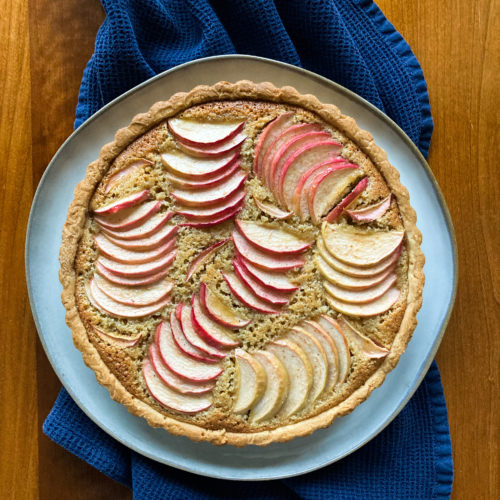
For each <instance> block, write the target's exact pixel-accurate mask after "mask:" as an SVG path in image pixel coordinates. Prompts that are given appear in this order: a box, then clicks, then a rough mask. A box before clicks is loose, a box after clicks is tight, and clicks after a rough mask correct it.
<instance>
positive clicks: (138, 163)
mask: <svg viewBox="0 0 500 500" xmlns="http://www.w3.org/2000/svg"><path fill="white" fill-rule="evenodd" d="M146 165H153V162H151V161H149V160H146V159H145V158H137V159H136V160H133V161H132V162H131V163H129V164H128V165H127V166H126V167H125V168H122V169H121V170H119V171H118V172H116V173H115V174H113V175H112V176H111V177H110V178H109V180H108V182H107V183H106V187H105V188H104V193H105V194H107V193H109V192H110V191H111V190H112V189H113V188H114V187H115V186H117V185H118V184H120V183H121V182H122V180H123V179H125V177H128V176H130V175H132V174H136V173H137V172H139V170H140V169H141V168H142V167H145V166H146Z"/></svg>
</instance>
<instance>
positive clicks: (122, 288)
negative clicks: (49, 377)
mask: <svg viewBox="0 0 500 500" xmlns="http://www.w3.org/2000/svg"><path fill="white" fill-rule="evenodd" d="M420 240H421V237H420V233H419V231H418V230H417V228H416V216H415V212H414V210H413V209H412V208H411V206H410V203H409V197H408V193H407V191H406V189H405V188H404V187H403V186H402V185H401V184H400V182H399V175H398V172H397V171H396V169H395V168H394V167H392V166H391V165H390V164H389V163H388V162H387V158H386V155H385V153H384V152H383V151H382V150H381V149H380V148H378V147H377V146H376V145H375V144H374V142H373V139H372V137H371V136H370V134H369V133H367V132H365V131H362V130H360V129H358V127H357V126H356V124H355V122H354V120H353V119H352V118H350V117H347V116H344V115H342V114H341V113H340V111H339V110H338V109H337V108H336V107H335V106H333V105H326V104H322V103H320V102H319V101H318V100H317V99H316V98H315V97H314V96H311V95H300V94H299V93H298V92H297V91H296V90H295V89H293V88H291V87H284V88H281V89H279V88H275V87H274V86H273V85H271V84H269V83H262V84H254V83H252V82H249V81H241V82H238V83H235V84H230V83H227V82H220V83H218V84H216V85H214V86H211V87H208V86H200V87H196V88H195V89H193V90H192V91H191V92H189V93H180V94H176V95H174V96H173V97H171V98H170V99H169V100H168V101H166V102H158V103H156V104H155V105H154V106H153V107H152V108H151V109H150V110H149V111H148V112H147V113H145V114H142V115H138V116H136V117H135V118H134V119H133V121H132V123H131V124H130V125H129V126H128V127H127V128H125V129H122V130H119V131H118V132H117V134H116V137H115V140H114V142H113V143H110V144H108V145H106V146H104V147H103V149H102V151H101V154H100V157H99V159H98V160H97V161H95V162H94V163H92V164H91V165H90V166H89V168H88V171H87V176H86V178H85V179H84V180H83V181H82V182H81V183H80V184H79V185H78V186H77V188H76V191H75V198H74V201H73V203H72V205H71V207H70V209H69V212H68V218H67V221H66V224H65V227H64V231H63V243H62V247H61V253H60V261H61V271H60V278H61V282H62V284H63V288H64V291H63V295H62V300H63V303H64V305H65V307H66V309H67V322H68V324H69V326H70V327H71V329H72V330H73V337H74V341H75V344H76V346H77V347H78V348H79V349H80V350H81V351H82V353H83V357H84V360H85V362H86V363H87V364H88V366H90V367H91V368H92V369H93V370H94V371H95V373H96V376H97V378H98V380H99V382H100V383H101V384H103V385H105V386H106V387H108V388H109V390H110V393H111V396H112V397H113V398H114V399H115V400H117V401H119V402H121V403H123V404H124V405H125V406H126V407H127V408H128V409H129V410H130V411H131V412H132V413H134V414H136V415H140V416H142V417H144V418H145V419H146V420H147V421H148V423H149V424H150V425H152V426H155V427H164V428H165V429H167V430H168V431H170V432H171V433H173V434H181V435H185V436H188V437H190V438H192V439H194V440H206V441H210V442H212V443H216V444H224V443H230V444H233V445H237V446H241V445H246V444H257V445H265V444H268V443H270V442H273V441H286V440H289V439H292V438H293V437H296V436H303V435H306V434H309V433H311V432H312V431H314V430H315V429H318V428H321V427H326V426H328V425H329V424H331V422H332V421H333V420H334V419H335V418H336V417H338V416H340V415H344V414H346V413H349V412H350V411H351V410H353V409H354V408H355V407H356V406H357V405H358V404H360V403H361V402H362V401H363V400H365V399H366V398H367V397H368V395H369V394H370V392H371V391H372V390H373V389H374V388H375V387H377V386H379V385H380V384H381V383H382V382H383V380H384V377H385V374H386V373H387V372H388V371H390V370H391V369H392V368H393V367H394V366H395V364H396V363H397V361H398V359H399V357H400V355H401V354H402V352H403V351H404V349H405V348H406V345H407V343H408V341H409V339H410V337H411V334H412V332H413V330H414V328H415V326H416V314H417V311H418V309H419V308H420V305H421V300H422V288H423V282H424V276H423V273H422V267H423V261H424V258H423V255H422V252H421V251H420V246H419V245H420Z"/></svg>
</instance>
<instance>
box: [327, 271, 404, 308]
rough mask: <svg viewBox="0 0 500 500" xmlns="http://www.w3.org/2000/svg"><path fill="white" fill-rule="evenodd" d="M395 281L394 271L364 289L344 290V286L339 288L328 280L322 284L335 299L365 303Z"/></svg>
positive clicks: (380, 294) (385, 290) (380, 293)
mask: <svg viewBox="0 0 500 500" xmlns="http://www.w3.org/2000/svg"><path fill="white" fill-rule="evenodd" d="M396 281H397V276H396V274H395V273H391V274H389V275H388V276H387V278H385V279H384V280H383V281H381V282H380V283H379V284H378V285H375V286H372V287H370V288H367V289H365V290H346V289H345V288H340V287H338V286H336V285H334V284H333V283H330V282H328V281H324V282H323V286H324V287H325V289H326V291H327V292H328V293H329V294H330V295H331V296H332V297H333V298H334V299H336V300H340V301H342V302H348V303H349V304H366V303H367V302H373V301H374V300H377V299H378V298H379V297H381V296H382V295H384V293H386V292H387V290H389V288H391V286H393V285H394V284H395V283H396Z"/></svg>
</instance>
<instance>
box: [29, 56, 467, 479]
mask: <svg viewBox="0 0 500 500" xmlns="http://www.w3.org/2000/svg"><path fill="white" fill-rule="evenodd" d="M240 79H249V80H253V81H257V82H258V81H270V82H273V83H274V84H275V85H277V86H283V85H292V86H294V87H295V88H296V89H297V90H299V92H301V93H311V94H315V95H316V96H317V97H318V98H319V99H320V100H321V101H323V102H325V103H334V104H336V105H337V106H338V107H339V108H340V109H341V110H342V112H343V113H345V114H347V115H351V116H353V117H354V118H355V119H356V121H357V123H358V125H359V126H360V127H361V128H363V129H367V130H369V131H370V132H371V133H372V134H373V135H374V137H375V140H376V142H377V144H378V145H379V146H382V147H383V148H384V149H385V150H386V151H387V154H388V156H389V160H390V162H391V163H392V164H393V165H395V166H396V167H397V168H398V169H399V171H400V173H401V180H402V182H403V184H404V185H405V186H406V187H407V188H408V190H409V191H410V196H411V202H412V205H413V207H414V208H415V210H416V211H417V214H418V226H419V228H420V230H421V231H422V234H423V251H424V252H425V255H426V264H425V269H424V271H425V275H426V285H425V289H424V302H423V307H422V310H421V311H420V313H419V315H418V320H419V324H418V327H417V329H416V331H415V333H414V336H413V339H412V341H411V342H410V344H409V346H408V349H407V351H406V352H405V354H404V355H403V356H402V358H401V360H400V362H399V364H398V366H397V367H396V369H395V370H394V371H393V372H392V373H390V374H389V376H388V377H387V379H386V381H385V382H384V384H383V385H382V386H381V387H380V388H379V389H377V390H375V391H374V392H373V394H372V395H371V396H370V398H369V399H368V400H367V401H366V402H364V403H363V404H361V405H360V406H359V407H358V408H356V410H355V411H354V412H353V413H351V414H350V415H348V416H346V417H343V418H340V419H339V420H337V421H336V422H334V424H333V425H332V426H330V427H329V428H328V429H324V430H320V431H317V432H315V433H314V434H312V435H311V436H308V437H304V438H298V439H295V440H293V441H291V442H289V443H284V444H279V443H277V444H273V445H271V446H268V447H267V448H258V447H255V446H249V447H246V448H242V449H238V448H234V447H231V446H224V447H216V446H213V445H210V444H207V443H193V442H191V441H190V440H189V439H187V438H183V437H173V436H171V435H169V434H168V433H167V432H165V431H163V430H160V429H153V428H151V427H149V426H148V425H147V423H146V422H145V421H144V420H143V419H141V418H138V417H135V416H133V415H131V414H130V413H128V411H127V410H126V409H125V407H123V406H121V405H119V404H118V403H115V402H114V401H113V400H112V399H111V398H110V397H109V394H108V391H107V390H106V389H105V388H103V387H101V386H100V385H99V384H98V383H97V381H96V379H95V376H94V373H93V372H92V371H91V370H89V369H88V368H87V367H86V366H85V365H84V363H83V361H82V357H81V355H80V352H79V351H78V350H77V349H76V348H75V347H74V346H73V343H72V339H71V332H70V330H69V329H68V327H67V326H66V324H65V322H64V308H63V306H62V305H61V302H60V299H59V294H60V291H61V286H60V284H59V281H58V270H59V264H58V260H57V259H58V252H59V245H60V242H61V230H62V227H63V224H64V221H65V219H66V211H67V208H68V206H69V204H70V202H71V200H72V198H73V188H74V186H75V185H76V184H77V183H78V181H80V180H81V179H82V178H83V177H84V176H85V171H86V168H87V165H88V164H89V163H90V162H91V161H93V160H94V159H96V158H97V157H98V155H99V150H100V148H101V146H102V145H103V144H105V143H107V142H109V141H111V140H112V139H113V136H114V133H115V131H116V130H117V129H119V128H120V127H123V126H125V125H127V124H128V123H129V122H130V120H131V118H132V117H133V116H134V115H135V114H136V113H139V112H144V111H146V110H147V109H149V107H150V106H151V105H152V104H153V103H154V102H155V101H159V100H166V99H168V98H169V97H170V96H171V95H172V94H174V93H175V92H178V91H187V90H190V89H191V88H192V87H195V86H196V85H199V84H212V83H215V82H217V81H219V80H227V81H231V82H233V81H237V80H240ZM456 262H457V260H456V252H455V239H454V233H453V227H452V224H451V221H450V217H449V214H448V210H447V208H446V205H445V202H444V200H443V197H442V195H441V193H440V191H439V188H438V186H437V184H436V181H435V179H434V177H433V176H432V173H431V171H430V170H429V167H428V166H427V164H426V162H425V160H424V158H423V157H422V155H420V153H419V152H418V150H417V149H416V148H415V146H414V145H413V144H412V143H411V141H410V139H408V137H407V136H406V135H405V134H404V133H403V132H402V131H401V130H400V129H399V128H398V127H397V126H396V125H395V124H394V123H393V122H392V121H391V120H390V119H389V118H387V117H386V116H385V115H384V114H383V113H381V112H380V111H378V110H377V109H376V108H374V107H373V106H372V105H370V104H369V103H367V102H366V101H365V100H363V99H362V98H360V97H358V96H357V95H355V94H353V93H351V92H349V91H347V90H346V89H344V88H343V87H340V86H339V85H337V84H335V83H333V82H331V81H329V80H326V79H325V78H322V77H320V76H318V75H315V74H313V73H310V72H307V71H304V70H302V69H299V68H296V67H294V66H289V65H286V64H282V63H278V62H275V61H271V60H267V59H260V58H256V57H250V56H223V57H215V58H207V59H202V60H198V61H194V62H191V63H188V64H184V65H182V66H178V67H177V68H174V69H172V70H170V71H166V72H165V73H162V74H161V75H158V76H156V77H155V78H152V79H151V80H149V81H147V82H145V83H143V84H141V85H139V86H138V87H136V88H134V89H132V90H131V91H129V92H127V93H126V94H124V95H122V96H121V97H119V98H117V99H115V100H114V101H113V102H112V103H110V104H108V105H107V106H105V107H104V108H103V109H101V110H100V111H99V112H98V113H96V114H95V115H94V116H92V117H91V118H90V119H89V120H87V121H86V122H85V123H84V124H83V125H82V126H81V127H80V128H79V129H78V130H76V131H75V132H74V133H73V134H72V135H71V136H70V138H69V139H68V140H67V141H66V142H65V143H64V144H63V145H62V147H61V148H60V149H59V151H58V152H57V154H56V155H55V156H54V158H53V159H52V161H51V162H50V165H49V166H48V168H47V170H46V172H45V174H44V176H43V178H42V180H41V182H40V185H39V186H38V190H37V192H36V195H35V199H34V201H33V206H32V208H31V215H30V220H29V225H28V231H27V236H26V276H27V281H28V290H29V295H30V300H31V307H32V310H33V316H34V318H35V322H36V325H37V328H38V332H39V335H40V339H41V341H42V344H43V346H44V348H45V351H46V353H47V356H48V358H49V360H50V362H51V363H52V366H53V367H54V370H55V371H56V373H57V375H58V376H59V378H60V379H61V381H62V383H63V384H64V386H65V387H66V389H67V390H68V392H69V393H70V394H71V396H72V397H73V399H74V400H75V401H76V403H77V404H78V405H79V406H80V408H81V409H82V410H83V411H84V412H85V413H86V414H87V415H88V416H89V417H90V418H91V419H92V420H93V421H94V422H95V423H96V424H97V425H99V426H100V427H101V428H102V429H104V430H105V431H106V432H107V433H108V434H110V435H111V436H113V437H114V438H116V439H117V440H118V441H120V442H121V443H123V444H125V445H126V446H128V447H129V448H132V449H133V450H135V451H137V452H139V453H141V454H143V455H145V456H148V457H150V458H152V459H154V460H157V461H158V462H162V463H165V464H168V465H171V466H173V467H177V468H179V469H184V470H187V471H190V472H193V473H196V474H201V475H205V476H212V477H218V478H226V479H246V480H265V479H277V478H283V477H288V476H294V475H298V474H303V473H305V472H308V471H312V470H315V469H318V468H320V467H323V466H325V465H327V464H330V463H332V462H335V461H336V460H339V459H341V458H342V457H345V456H346V455H348V454H349V453H352V452H353V451H354V450H356V449H357V448H359V447H360V446H363V445H364V444H365V443H366V442H368V441H369V440H370V439H372V438H373V437H374V436H376V435H377V434H378V433H379V432H380V431H381V430H382V429H383V428H384V427H385V426H386V425H387V424H388V423H389V422H390V421H391V420H392V419H393V418H394V417H395V416H396V415H397V414H398V413H399V411H400V410H401V409H402V408H403V406H404V405H405V404H406V402H407V401H408V400H409V399H410V397H411V396H412V394H413V393H414V392H415V390H416V389H417V387H418V385H419V384H420V382H421V380H422V378H423V377H424V375H425V373H426V371H427V369H428V367H429V365H430V363H431V361H432V359H433V358H434V355H435V353H436V350H437V348H438V346H439V343H440V341H441V338H442V335H443V332H444V329H445V327H446V323H447V321H448V317H449V314H450V311H451V308H452V305H453V300H454V296H455V287H456V276H457V274H456V273H457V263H456ZM311 450H314V453H311Z"/></svg>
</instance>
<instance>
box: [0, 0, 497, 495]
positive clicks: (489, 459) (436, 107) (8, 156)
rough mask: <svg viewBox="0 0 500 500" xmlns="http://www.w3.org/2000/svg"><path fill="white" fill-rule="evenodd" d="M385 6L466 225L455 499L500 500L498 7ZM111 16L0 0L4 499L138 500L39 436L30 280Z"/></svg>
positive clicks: (49, 389) (447, 368)
mask: <svg viewBox="0 0 500 500" xmlns="http://www.w3.org/2000/svg"><path fill="white" fill-rule="evenodd" d="M378 3H379V5H380V6H381V8H382V9H383V10H384V11H385V13H386V15H387V16H388V18H389V19H390V20H391V21H392V22H393V23H394V25H395V26H396V28H397V29H398V30H399V31H400V32H401V33H402V34H403V36H404V37H405V38H406V40H408V42H409V43H410V45H411V47H412V48H413V50H414V52H415V54H416V55H417V57H418V58H419V60H420V62H421V64H422V67H423V70H424V73H425V76H426V78H427V82H428V86H429V93H430V98H431V104H432V109H433V115H434V120H435V125H436V127H435V131H434V136H433V140H432V148H431V154H430V165H431V168H432V170H433V171H434V174H435V176H436V177H437V179H438V182H439V184H440V186H441V188H442V190H443V193H444V196H445V198H446V200H447V202H448V206H449V208H450V211H451V215H452V218H453V221H454V224H455V228H456V232H457V243H458V250H459V268H460V282H459V288H458V295H457V300H456V304H455V309H454V312H453V314H452V317H451V321H450V323H449V326H448V329H447V332H446V335H445V337H444V340H443V343H442V345H441V348H440V350H439V353H438V356H437V359H438V362H439V366H440V368H441V372H442V377H443V383H444V387H445V393H446V398H447V402H448V410H449V418H450V427H451V435H452V440H453V449H454V460H455V474H456V475H455V485H454V498H470V499H483V498H484V499H493V498H499V495H500V476H499V466H500V455H499V440H500V436H499V427H500V404H499V400H500V387H499V386H500V371H499V366H500V327H499V323H500V310H499V301H500V265H499V261H500V252H499V250H498V249H499V247H500V238H499V229H500V217H499V210H500V206H499V201H498V200H499V199H500V181H499V177H498V172H499V167H498V154H499V148H498V144H499V142H500V137H499V133H498V131H499V123H498V114H499V110H498V108H499V105H500V101H499V87H500V86H499V80H498V72H499V68H498V53H499V52H500V43H499V39H498V33H499V32H500V23H499V9H498V7H499V5H498V2H495V0H492V1H490V0H454V1H451V0H448V1H446V0H444V1H436V0H419V1H413V2H403V1H401V0H380V1H379V2H378ZM495 4H496V7H497V9H496V10H495V9H494V7H495ZM103 18H104V13H103V11H102V8H101V6H100V4H99V2H98V1H97V0H86V1H83V2H82V1H80V0H65V1H64V2H62V1H54V0H52V1H50V0H7V1H6V2H4V3H3V4H2V13H1V15H0V41H1V47H2V49H1V53H0V54H1V55H0V70H1V71H0V75H1V76H0V96H1V98H2V101H1V103H2V104H1V106H2V107H1V115H0V151H1V152H2V154H4V155H5V156H4V159H3V161H2V162H1V173H0V193H1V196H0V203H1V209H2V214H3V221H2V226H1V229H0V235H1V237H0V251H1V258H0V265H1V273H2V274H1V290H0V294H1V295H0V296H1V301H0V307H1V315H0V318H1V328H0V331H1V337H2V355H1V356H0V402H1V403H0V404H1V413H0V414H1V426H0V492H2V493H1V496H2V498H15V499H16V500H17V499H22V498H37V497H38V498H41V499H48V498H51V499H57V498H64V499H67V498H72V499H80V498H81V499H84V498H85V499H88V498H92V499H99V498H103V499H105V498H106V499H107V498H131V495H130V493H129V491H128V490H127V489H126V488H124V487H122V486H120V485H118V484H117V483H115V482H113V481H112V480H110V479H108V478H106V477H105V476H104V475H102V474H100V473H98V472H97V471H95V470H94V469H93V468H92V467H90V466H88V465H87V464H85V463H83V462H81V461H80V460H78V459H77V458H75V457H74V456H73V455H71V454H70V453H67V452H66V451H64V450H63V449H61V448H60V447H59V446H57V445H55V444H53V443H52V442H51V441H50V440H49V439H48V438H47V437H46V436H44V435H43V434H42V431H41V427H42V422H43V420H44V419H45V417H46V415H47V413H48V412H49V410H50V408H51V406H52V404H53V402H54V400H55V398H56V395H57V393H58V391H59V389H60V386H61V385H60V382H59V381H58V379H57V377H56V376H55V374H54V372H53V371H52V369H51V367H50V365H49V362H48V360H47V358H46V356H45V354H44V352H43V349H42V348H41V345H40V343H39V341H38V338H37V334H36V330H35V326H34V323H33V319H32V316H31V311H30V307H29V303H28V298H27V293H26V285H25V278H24V237H25V229H26V223H27V218H28V214H29V208H30V204H31V200H32V197H33V195H34V192H35V189H36V186H37V184H38V182H39V180H40V177H41V175H42V173H43V171H44V169H45V167H46V165H47V164H48V162H49V160H50V158H51V157H52V155H53V154H54V153H55V152H56V150H57V149H58V147H59V146H60V145H61V143H62V142H63V141H64V139H65V138H66V137H67V136H68V135H69V134H70V133H71V131H72V125H73V118H74V110H75V105H76V101H77V92H78V87H79V83H80V79H81V76H82V71H83V68H84V67H85V64H86V62H87V60H88V59H89V57H90V55H91V53H92V50H93V43H94V38H95V34H96V32H97V29H98V27H99V25H100V23H101V22H102V20H103ZM495 35H497V36H496V37H495ZM495 63H496V64H497V65H496V67H495ZM48 293H58V292H56V291H51V290H48Z"/></svg>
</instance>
